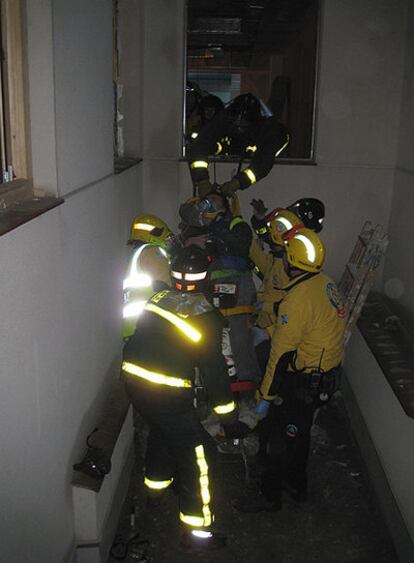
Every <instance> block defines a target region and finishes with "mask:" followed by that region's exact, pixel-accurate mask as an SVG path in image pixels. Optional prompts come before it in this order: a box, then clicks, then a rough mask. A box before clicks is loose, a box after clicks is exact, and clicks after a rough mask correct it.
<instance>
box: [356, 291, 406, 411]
mask: <svg viewBox="0 0 414 563" xmlns="http://www.w3.org/2000/svg"><path fill="white" fill-rule="evenodd" d="M358 328H359V330H360V331H361V334H362V336H363V337H364V339H365V341H366V343H367V344H368V346H369V348H370V350H371V352H372V354H373V355H374V357H375V359H376V360H377V362H378V364H379V365H380V367H381V369H382V371H383V373H384V375H385V377H386V378H387V381H388V383H389V384H390V386H391V388H392V389H393V391H394V393H395V396H396V397H397V399H398V400H399V402H400V404H401V406H402V408H403V409H404V411H405V413H406V414H407V415H408V416H409V417H411V418H414V337H413V334H412V327H411V326H410V323H409V321H408V319H406V318H403V317H402V315H400V311H399V310H398V308H397V304H396V303H393V302H390V301H389V300H388V299H387V298H386V297H385V296H384V295H382V294H379V293H376V292H371V293H370V294H369V295H368V298H367V300H366V302H365V305H364V307H363V309H362V312H361V316H360V318H359V320H358Z"/></svg>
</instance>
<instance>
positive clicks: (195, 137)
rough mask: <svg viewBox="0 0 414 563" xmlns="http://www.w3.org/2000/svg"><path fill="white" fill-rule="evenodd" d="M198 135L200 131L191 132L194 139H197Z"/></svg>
mask: <svg viewBox="0 0 414 563" xmlns="http://www.w3.org/2000/svg"><path fill="white" fill-rule="evenodd" d="M197 137H198V133H196V132H195V131H194V133H191V138H192V139H197Z"/></svg>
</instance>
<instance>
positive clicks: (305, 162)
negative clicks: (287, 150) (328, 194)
mask: <svg viewBox="0 0 414 563" xmlns="http://www.w3.org/2000/svg"><path fill="white" fill-rule="evenodd" d="M207 158H208V161H209V162H215V163H216V164H219V163H224V164H225V163H230V164H231V163H239V162H240V158H237V157H236V156H208V157H207ZM179 160H180V162H187V159H186V158H185V157H181V158H180V159H179ZM242 162H250V161H249V160H248V159H243V160H242ZM274 164H275V165H276V164H283V165H284V166H286V165H291V166H316V165H317V162H316V161H315V160H314V159H312V158H276V159H275V161H274Z"/></svg>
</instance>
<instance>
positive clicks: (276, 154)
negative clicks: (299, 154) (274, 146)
mask: <svg viewBox="0 0 414 563" xmlns="http://www.w3.org/2000/svg"><path fill="white" fill-rule="evenodd" d="M286 137H287V141H286V143H285V144H284V145H283V146H282V147H281V148H280V149H279V150H278V151H276V153H275V157H276V156H279V155H280V153H281V152H282V151H283V150H284V149H285V148H286V147H287V146H288V144H289V141H290V137H289V135H286Z"/></svg>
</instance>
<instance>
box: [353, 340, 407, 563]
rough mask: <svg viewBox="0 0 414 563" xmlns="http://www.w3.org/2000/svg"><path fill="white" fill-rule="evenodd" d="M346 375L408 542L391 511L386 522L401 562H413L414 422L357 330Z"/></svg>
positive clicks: (383, 494)
mask: <svg viewBox="0 0 414 563" xmlns="http://www.w3.org/2000/svg"><path fill="white" fill-rule="evenodd" d="M346 376H347V380H348V381H349V383H350V385H351V387H352V391H353V394H354V396H355V397H356V400H357V403H358V408H359V410H360V412H361V413H362V414H363V417H364V423H365V425H366V428H367V430H368V432H369V435H370V439H371V440H372V443H373V445H374V447H375V450H376V455H377V456H378V458H379V461H380V463H381V466H382V469H383V471H384V474H385V477H386V479H387V481H388V485H389V487H390V489H391V492H392V494H393V496H394V498H395V502H396V505H397V506H398V509H399V512H400V514H401V517H402V520H403V522H404V524H405V527H406V529H407V531H408V534H407V539H406V540H405V541H404V542H403V541H402V538H404V535H405V532H404V531H403V530H401V529H398V524H397V520H398V519H397V518H393V516H394V514H393V513H392V512H391V511H387V512H386V513H385V515H384V516H385V520H386V521H388V523H389V527H390V530H391V532H392V534H393V536H394V538H398V539H397V541H398V540H399V541H400V542H401V544H397V545H396V548H397V553H398V555H399V560H400V561H401V563H410V562H411V561H413V554H414V477H413V475H414V448H413V443H414V420H413V419H412V418H410V417H409V416H407V415H406V413H405V412H404V409H403V408H402V406H401V404H400V402H399V401H398V399H397V397H396V396H395V393H394V391H393V390H392V388H391V386H390V385H389V383H388V381H387V380H386V378H385V377H384V374H383V373H382V370H381V368H380V367H379V365H378V363H377V362H376V360H375V358H374V357H373V355H372V354H371V352H370V350H369V348H368V346H367V344H366V342H365V340H364V339H363V337H362V336H361V334H360V332H359V331H358V330H356V331H355V334H353V335H352V338H351V341H350V346H349V350H348V354H347V360H346ZM357 430H360V429H358V428H357ZM363 453H365V452H363ZM371 464H372V460H371V459H370V460H369V465H368V467H369V469H371V471H373V473H374V470H373V467H372V465H371ZM374 474H375V473H374ZM378 484H379V486H380V489H379V491H378V492H379V497H380V500H381V502H384V501H385V496H386V494H385V492H384V490H381V485H382V486H383V483H381V482H379V483H378V482H376V483H375V482H374V486H376V485H377V486H378ZM387 508H389V507H387ZM390 520H391V522H390ZM409 537H411V545H409V541H410V540H409Z"/></svg>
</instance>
